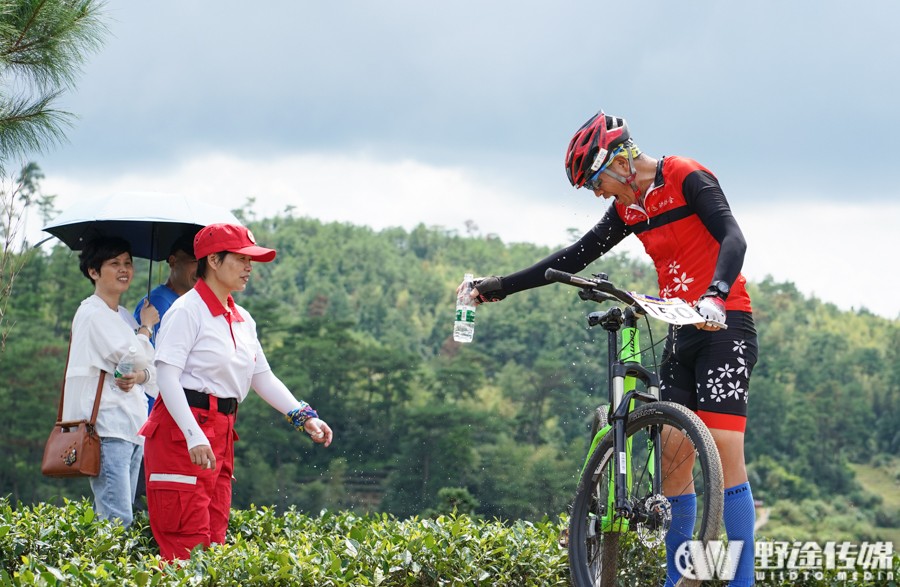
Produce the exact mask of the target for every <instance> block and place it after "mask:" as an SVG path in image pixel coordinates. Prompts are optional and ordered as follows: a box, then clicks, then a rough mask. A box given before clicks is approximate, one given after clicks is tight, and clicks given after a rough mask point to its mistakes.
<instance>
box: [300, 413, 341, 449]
mask: <svg viewBox="0 0 900 587" xmlns="http://www.w3.org/2000/svg"><path fill="white" fill-rule="evenodd" d="M303 429H304V430H306V433H307V434H309V437H310V438H312V441H313V442H315V443H316V444H324V445H325V446H329V445H330V444H331V439H332V438H333V436H334V433H333V432H332V431H331V427H330V426H328V424H326V423H325V421H324V420H320V419H319V418H310V419H309V420H307V421H306V422H304V423H303Z"/></svg>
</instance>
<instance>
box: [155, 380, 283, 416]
mask: <svg viewBox="0 0 900 587" xmlns="http://www.w3.org/2000/svg"><path fill="white" fill-rule="evenodd" d="M250 387H252V388H253V389H254V390H255V391H256V393H257V394H259V397H261V398H263V399H264V400H266V403H267V404H269V405H270V406H272V407H273V408H275V409H276V410H278V411H279V412H281V413H282V414H287V413H288V412H290V411H291V410H294V409H297V408H299V407H300V402H299V401H297V398H295V397H294V395H293V394H292V393H291V392H290V390H289V389H288V388H287V386H286V385H285V384H284V383H282V382H281V379H279V378H277V377H275V374H274V373H272V371H271V369H270V370H268V371H263V372H261V373H255V374H254V375H253V378H252V379H251V380H250ZM166 405H168V404H166Z"/></svg>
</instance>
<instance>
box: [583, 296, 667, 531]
mask: <svg viewBox="0 0 900 587" xmlns="http://www.w3.org/2000/svg"><path fill="white" fill-rule="evenodd" d="M640 315H641V312H640V309H639V308H637V309H636V308H635V307H634V306H629V307H627V308H625V310H624V311H623V310H622V309H621V308H618V307H616V308H611V309H610V310H607V311H606V312H603V313H599V312H594V313H591V314H589V315H588V325H589V326H592V327H593V326H597V325H599V326H601V327H602V328H603V329H604V330H606V332H607V347H608V363H609V391H608V395H609V402H610V404H609V405H610V406H611V407H612V408H613V411H612V413H611V414H610V415H609V417H608V423H607V424H606V426H604V427H603V428H601V429H600V430H598V431H597V433H596V434H595V435H594V438H593V439H592V441H591V446H590V449H589V450H588V454H587V457H586V458H585V461H584V465H583V466H582V473H583V472H584V468H585V467H587V464H588V461H589V460H590V458H591V456H592V455H593V454H594V451H595V450H596V448H597V445H598V444H599V443H600V441H601V440H602V439H603V437H604V436H605V435H606V434H608V433H610V432H612V434H613V451H614V457H615V458H614V459H613V461H612V462H613V463H615V469H616V470H615V471H614V473H615V474H614V475H610V491H609V494H608V495H609V497H608V500H609V503H608V504H607V505H608V507H607V510H606V511H607V513H606V514H605V515H604V516H603V517H602V519H601V528H602V530H603V531H606V532H611V531H612V532H624V531H627V530H628V520H629V518H630V517H631V515H632V510H631V505H630V504H629V503H628V501H627V499H626V497H625V496H626V495H628V492H629V490H630V489H631V486H632V478H631V455H632V446H631V439H626V435H625V428H626V425H627V423H628V416H629V414H630V413H631V412H632V411H633V410H634V408H635V407H636V401H638V400H640V401H644V402H654V401H658V400H659V376H658V375H657V374H656V373H654V372H653V371H651V370H649V369H647V368H645V367H644V366H643V365H642V364H641V362H640V360H641V345H640V331H639V330H638V328H637V320H638V317H639V316H640ZM620 331H621V332H622V336H621V339H620V337H619V332H620ZM620 340H621V341H622V342H621V346H620ZM638 381H641V382H642V383H643V384H644V386H645V387H646V389H647V391H639V390H637V389H636V387H637V382H638ZM649 444H650V446H648V450H649V454H650V455H651V458H652V461H651V463H650V467H649V470H650V472H651V479H650V483H651V489H652V492H653V493H654V494H659V493H661V491H662V487H661V483H660V480H659V478H658V476H657V475H655V474H653V473H654V472H655V471H659V470H662V467H661V464H660V462H659V460H660V458H661V453H662V451H661V449H660V446H659V438H658V436H656V435H655V434H654V436H653V437H652V438H651V439H650V441H649ZM616 518H618V521H617V520H616Z"/></svg>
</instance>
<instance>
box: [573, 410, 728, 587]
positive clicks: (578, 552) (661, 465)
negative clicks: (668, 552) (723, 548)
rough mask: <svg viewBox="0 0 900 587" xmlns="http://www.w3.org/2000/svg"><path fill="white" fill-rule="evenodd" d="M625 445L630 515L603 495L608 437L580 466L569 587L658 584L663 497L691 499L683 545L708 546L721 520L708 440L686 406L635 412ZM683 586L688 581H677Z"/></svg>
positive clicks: (718, 473)
mask: <svg viewBox="0 0 900 587" xmlns="http://www.w3.org/2000/svg"><path fill="white" fill-rule="evenodd" d="M625 434H626V442H627V444H628V445H630V453H631V458H630V467H629V469H630V475H629V480H628V483H627V485H628V490H627V494H626V496H625V497H626V500H627V504H628V506H629V507H630V509H631V511H632V517H631V518H630V519H626V518H624V517H621V516H620V515H619V514H617V513H616V512H615V509H614V507H613V503H614V501H613V498H612V496H611V492H612V485H611V482H610V481H611V479H610V475H611V474H612V465H613V462H614V459H613V439H612V434H607V435H606V436H605V437H604V438H603V440H601V442H600V444H598V445H597V449H596V450H595V451H594V454H593V455H592V456H591V458H590V460H589V461H588V464H587V466H586V467H585V470H584V473H583V475H582V478H581V481H580V482H579V484H578V490H577V492H576V494H575V502H574V504H573V506H572V515H571V518H570V520H569V532H568V547H569V567H570V571H571V579H572V584H573V585H574V586H575V587H588V586H590V587H597V586H602V587H612V586H614V585H616V584H617V582H616V581H617V577H619V576H621V577H622V581H621V584H622V585H626V584H627V585H654V584H660V585H661V584H662V582H663V580H664V579H665V566H666V564H665V543H664V540H665V536H666V533H667V532H668V530H669V528H670V527H671V525H672V506H671V503H670V502H669V499H668V498H667V497H666V496H669V497H671V496H676V495H684V494H687V493H691V492H693V493H695V494H696V502H697V511H696V515H695V516H694V517H693V520H679V521H677V524H678V526H680V527H684V526H688V527H691V526H692V527H693V531H692V532H691V533H690V535H689V536H688V537H687V540H702V541H704V542H705V541H708V540H714V539H717V538H718V537H719V529H720V527H721V521H722V505H723V491H724V489H723V481H722V465H721V463H720V461H719V453H718V451H717V450H716V445H715V442H714V441H713V438H712V435H711V434H710V433H709V430H708V429H707V428H706V426H705V425H703V423H702V422H701V421H700V419H699V418H698V417H697V416H696V414H694V413H693V412H691V411H690V410H688V409H687V408H685V407H683V406H680V405H677V404H673V403H670V402H653V403H650V404H645V405H643V406H640V407H639V408H637V409H636V410H635V411H634V412H632V414H631V415H630V417H629V419H628V424H627V426H626V430H625ZM682 584H684V585H690V584H691V583H689V582H685V583H682Z"/></svg>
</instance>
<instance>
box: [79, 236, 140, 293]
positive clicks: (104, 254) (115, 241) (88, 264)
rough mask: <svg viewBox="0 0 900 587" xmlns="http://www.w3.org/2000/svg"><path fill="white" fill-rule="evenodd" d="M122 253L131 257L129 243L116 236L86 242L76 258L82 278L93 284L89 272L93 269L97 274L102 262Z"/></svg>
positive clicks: (100, 237)
mask: <svg viewBox="0 0 900 587" xmlns="http://www.w3.org/2000/svg"><path fill="white" fill-rule="evenodd" d="M122 253H128V254H129V255H131V243H130V242H128V241H127V240H125V239H124V238H119V237H117V236H98V237H97V238H95V239H93V240H91V241H88V243H87V244H85V245H84V248H83V249H81V254H80V255H79V256H78V259H79V264H78V266H79V268H80V269H81V272H82V273H83V274H84V276H85V277H87V278H88V279H89V280H90V281H91V283H94V279H93V278H92V277H91V275H90V273H89V271H90V270H91V269H93V270H94V271H97V272H98V273H99V271H100V266H101V265H103V263H104V261H108V260H109V259H114V258H116V257H118V256H119V255H121V254H122Z"/></svg>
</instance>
